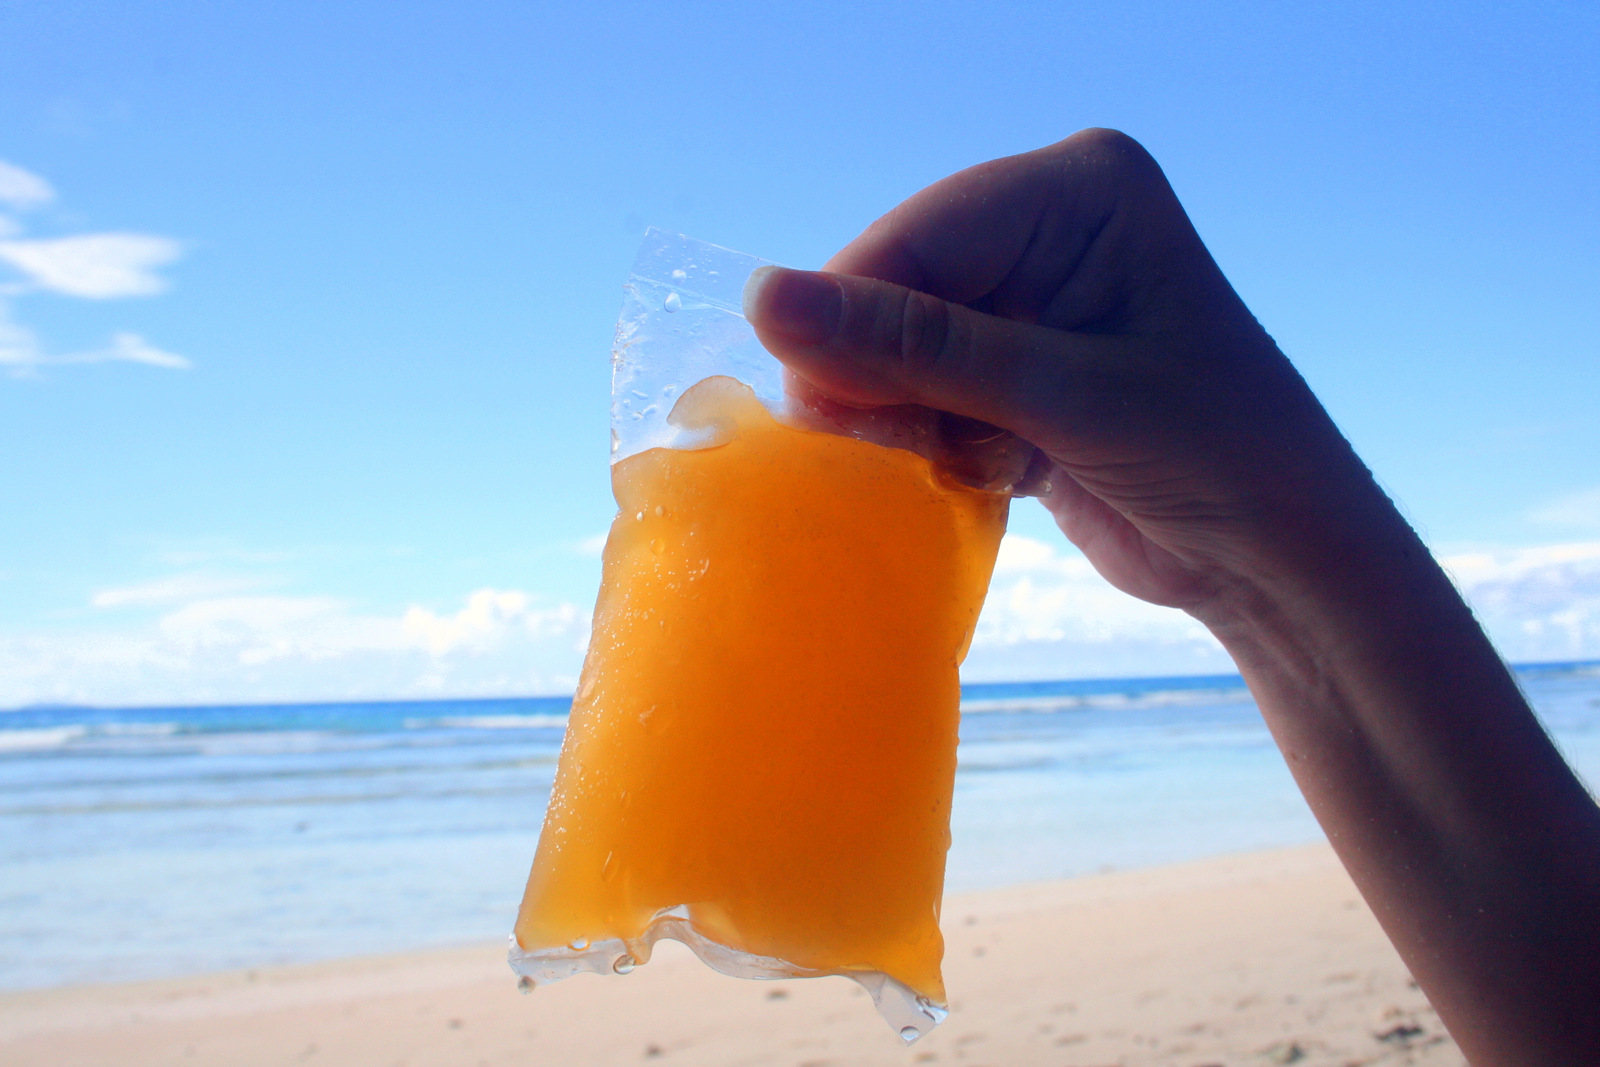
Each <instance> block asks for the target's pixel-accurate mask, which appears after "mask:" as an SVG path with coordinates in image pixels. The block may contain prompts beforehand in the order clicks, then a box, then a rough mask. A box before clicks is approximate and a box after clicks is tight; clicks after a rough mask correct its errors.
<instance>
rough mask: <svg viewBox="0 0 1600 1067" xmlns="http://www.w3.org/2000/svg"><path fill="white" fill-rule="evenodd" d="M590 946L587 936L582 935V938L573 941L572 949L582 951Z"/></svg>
mask: <svg viewBox="0 0 1600 1067" xmlns="http://www.w3.org/2000/svg"><path fill="white" fill-rule="evenodd" d="M588 947H589V939H588V938H587V937H580V938H577V939H575V940H574V941H573V942H572V951H574V952H582V951H583V950H584V949H586V948H588Z"/></svg>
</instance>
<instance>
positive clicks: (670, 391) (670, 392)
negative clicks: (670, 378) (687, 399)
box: [661, 385, 678, 397]
mask: <svg viewBox="0 0 1600 1067" xmlns="http://www.w3.org/2000/svg"><path fill="white" fill-rule="evenodd" d="M661 395H662V396H667V397H671V396H677V395H678V387H677V386H676V385H664V386H662V387H661Z"/></svg>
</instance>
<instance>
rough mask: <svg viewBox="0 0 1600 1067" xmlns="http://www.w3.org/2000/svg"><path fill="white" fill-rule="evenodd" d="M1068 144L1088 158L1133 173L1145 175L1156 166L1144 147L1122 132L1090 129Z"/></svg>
mask: <svg viewBox="0 0 1600 1067" xmlns="http://www.w3.org/2000/svg"><path fill="white" fill-rule="evenodd" d="M1067 143H1068V144H1070V145H1072V146H1073V148H1074V149H1075V150H1076V151H1078V152H1080V153H1082V154H1083V155H1084V156H1086V157H1088V158H1091V159H1095V160H1098V161H1099V162H1102V163H1106V164H1110V165H1112V166H1115V167H1118V168H1121V169H1124V170H1127V171H1130V172H1133V173H1145V172H1147V171H1149V170H1150V169H1151V168H1152V167H1154V166H1155V159H1154V157H1152V156H1151V155H1150V153H1149V152H1148V151H1146V150H1145V147H1144V145H1142V144H1140V143H1139V142H1138V141H1136V140H1134V139H1133V138H1132V137H1129V136H1128V135H1127V134H1125V133H1123V132H1122V131H1121V130H1110V129H1104V128H1101V127H1090V128H1089V129H1087V130H1079V131H1078V132H1077V133H1075V134H1073V135H1072V136H1071V137H1069V138H1067Z"/></svg>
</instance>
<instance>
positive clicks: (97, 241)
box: [0, 233, 183, 300]
mask: <svg viewBox="0 0 1600 1067" xmlns="http://www.w3.org/2000/svg"><path fill="white" fill-rule="evenodd" d="M182 252H183V248H182V246H181V245H179V244H178V242H176V241H173V240H171V239H169V238H166V237H153V236H151V235H149V234H142V233H89V234H81V235H79V236H76V237H54V238H48V239H33V240H9V241H0V261H3V262H6V263H9V264H11V266H13V267H15V268H16V269H17V270H18V271H20V272H21V273H22V274H23V275H24V277H25V278H26V279H27V282H28V284H29V285H30V286H31V287H33V288H36V289H42V290H45V291H47V292H53V293H60V294H62V295H64V296H77V297H83V298H85V299H88V300H107V299H111V298H113V297H124V296H152V295H154V294H156V293H159V292H162V291H163V290H164V289H166V287H167V282H166V279H164V278H162V277H161V276H160V275H159V274H157V273H156V268H157V267H164V266H166V265H167V264H168V263H171V262H173V261H174V260H176V259H177V258H178V257H179V256H180V255H181V254H182Z"/></svg>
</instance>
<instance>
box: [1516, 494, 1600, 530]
mask: <svg viewBox="0 0 1600 1067" xmlns="http://www.w3.org/2000/svg"><path fill="white" fill-rule="evenodd" d="M1528 518H1529V519H1530V520H1531V521H1533V522H1536V523H1538V524H1539V525H1541V526H1564V527H1569V528H1571V527H1586V528H1592V529H1600V486H1597V487H1595V488H1593V489H1582V490H1579V491H1578V492H1575V493H1567V494H1565V495H1563V496H1558V497H1556V498H1555V499H1554V500H1551V501H1549V502H1548V503H1546V504H1544V505H1543V506H1542V507H1538V508H1535V509H1534V510H1533V511H1531V512H1530V513H1529V514H1528Z"/></svg>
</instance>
